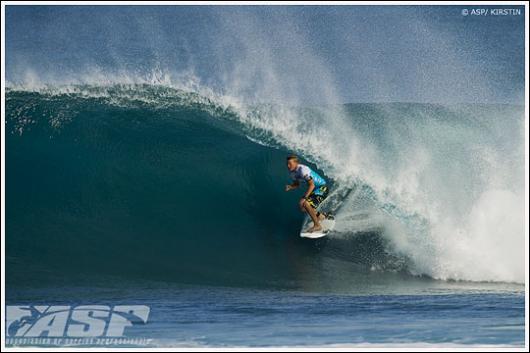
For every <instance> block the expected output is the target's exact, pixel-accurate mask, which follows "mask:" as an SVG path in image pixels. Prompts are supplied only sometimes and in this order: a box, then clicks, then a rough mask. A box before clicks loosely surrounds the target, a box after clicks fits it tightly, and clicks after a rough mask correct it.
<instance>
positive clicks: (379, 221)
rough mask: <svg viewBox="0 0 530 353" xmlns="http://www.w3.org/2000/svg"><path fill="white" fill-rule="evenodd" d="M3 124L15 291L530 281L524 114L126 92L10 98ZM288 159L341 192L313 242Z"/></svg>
mask: <svg viewBox="0 0 530 353" xmlns="http://www.w3.org/2000/svg"><path fill="white" fill-rule="evenodd" d="M6 113H7V116H6V120H7V126H6V166H7V168H6V204H7V208H6V219H7V222H6V246H7V255H8V259H7V260H8V263H7V274H8V276H7V279H8V281H11V283H19V284H24V283H25V282H27V281H28V273H30V274H31V273H33V274H34V273H43V272H44V273H48V272H52V273H60V274H61V275H64V276H69V275H77V274H79V273H87V274H90V273H92V274H109V275H119V276H123V277H145V278H150V279H160V280H169V281H180V282H192V283H210V284H211V283H215V284H223V285H236V286H238V285H266V286H270V285H276V286H279V287H310V286H313V285H316V284H317V283H318V285H320V286H322V285H324V286H326V285H328V284H330V283H333V285H336V284H337V283H350V282H352V279H353V278H355V276H356V275H358V274H359V273H367V272H368V273H371V275H374V276H386V275H387V274H388V273H394V274H395V273H399V274H408V275H425V276H428V277H432V278H435V279H443V280H445V279H454V280H470V281H494V282H516V283H523V282H524V196H523V195H524V169H523V165H524V157H523V156H524V147H523V146H524V143H523V141H524V137H523V131H524V129H523V126H524V118H523V116H524V109H523V107H520V106H511V105H450V106H449V105H431V104H414V103H407V104H405V103H399V104H398V103H382V104H346V105H330V106H316V107H300V106H281V105H273V104H254V105H244V104H241V103H240V102H238V101H237V100H236V99H234V98H232V97H225V96H217V95H214V94H209V93H205V91H204V90H202V91H200V92H199V91H195V92H194V91H189V90H181V89H176V88H172V87H171V86H169V85H148V84H139V85H138V84H133V85H108V86H96V85H83V86H69V87H48V88H41V89H39V90H28V89H20V88H12V89H8V91H7V93H6ZM291 151H294V152H296V153H298V154H300V155H301V156H303V157H304V158H305V159H307V160H308V161H309V162H310V163H311V164H312V165H313V166H316V167H318V168H319V171H320V172H321V173H323V174H324V175H325V176H326V177H327V178H329V179H330V180H331V181H332V184H333V189H334V190H335V191H336V192H339V193H341V195H343V196H342V200H343V201H342V204H341V207H340V208H339V210H338V212H337V215H336V219H337V226H336V227H337V229H336V230H337V232H336V233H335V234H333V235H332V236H330V237H329V238H328V239H326V240H324V241H321V242H306V241H303V240H302V239H299V238H298V231H299V227H300V224H301V222H302V215H301V214H300V213H299V212H298V210H297V209H296V202H295V199H296V198H295V197H294V196H293V195H290V194H286V193H284V192H283V185H284V184H285V183H286V182H287V181H288V180H287V173H286V171H285V166H284V157H285V154H286V153H288V152H291ZM330 286H331V285H330Z"/></svg>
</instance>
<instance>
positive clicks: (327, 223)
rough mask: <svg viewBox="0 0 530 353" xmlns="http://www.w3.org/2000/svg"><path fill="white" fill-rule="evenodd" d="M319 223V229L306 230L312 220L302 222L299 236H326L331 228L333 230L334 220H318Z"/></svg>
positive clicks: (315, 237)
mask: <svg viewBox="0 0 530 353" xmlns="http://www.w3.org/2000/svg"><path fill="white" fill-rule="evenodd" d="M320 225H321V226H322V230H321V231H318V232H307V231H306V230H307V229H309V228H310V227H312V226H313V222H312V221H308V222H304V224H303V225H302V231H301V232H300V236H301V237H302V238H311V239H317V238H322V237H324V236H326V235H327V234H328V233H329V232H330V231H331V230H333V227H335V220H334V219H325V220H323V221H320Z"/></svg>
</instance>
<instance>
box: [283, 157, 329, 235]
mask: <svg viewBox="0 0 530 353" xmlns="http://www.w3.org/2000/svg"><path fill="white" fill-rule="evenodd" d="M287 169H288V170H289V173H290V175H291V178H292V179H293V182H292V183H291V184H289V185H286V186H285V191H290V190H294V189H296V188H298V187H299V186H300V182H301V181H305V182H306V183H307V190H306V192H305V193H304V197H302V198H301V199H300V201H299V206H300V210H301V211H302V212H307V213H308V214H309V216H310V217H311V219H312V220H313V226H312V227H311V228H309V229H308V230H307V232H310V233H312V232H319V231H321V230H322V226H321V225H320V221H322V220H324V219H325V218H326V216H325V215H324V214H323V213H320V212H317V210H316V208H317V207H318V205H320V203H322V201H324V199H325V198H326V197H327V196H328V187H327V185H326V180H324V178H322V177H321V176H320V175H318V174H317V173H316V172H315V171H314V170H312V169H311V168H309V167H308V166H306V165H304V164H301V163H300V162H299V160H298V157H297V156H296V155H294V154H291V155H289V156H287Z"/></svg>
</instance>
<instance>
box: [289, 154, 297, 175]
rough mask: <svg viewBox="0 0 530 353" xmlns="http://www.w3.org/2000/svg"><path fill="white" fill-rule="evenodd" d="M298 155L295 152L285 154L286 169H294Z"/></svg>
mask: <svg viewBox="0 0 530 353" xmlns="http://www.w3.org/2000/svg"><path fill="white" fill-rule="evenodd" d="M298 163H299V162H298V157H297V156H296V155H295V154H290V155H288V156H287V169H289V171H290V172H292V171H294V170H295V169H296V167H298Z"/></svg>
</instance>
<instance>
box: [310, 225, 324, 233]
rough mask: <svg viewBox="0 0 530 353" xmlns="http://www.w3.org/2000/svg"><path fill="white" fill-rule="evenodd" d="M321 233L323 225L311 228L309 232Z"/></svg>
mask: <svg viewBox="0 0 530 353" xmlns="http://www.w3.org/2000/svg"><path fill="white" fill-rule="evenodd" d="M320 231H322V226H321V225H318V226H312V227H311V228H309V229H308V230H307V232H308V233H314V232H320Z"/></svg>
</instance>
